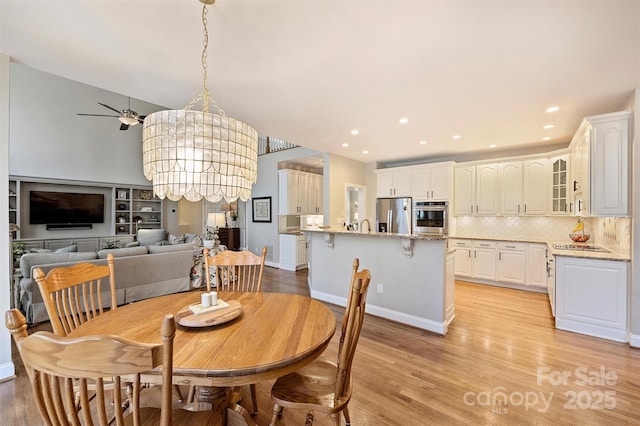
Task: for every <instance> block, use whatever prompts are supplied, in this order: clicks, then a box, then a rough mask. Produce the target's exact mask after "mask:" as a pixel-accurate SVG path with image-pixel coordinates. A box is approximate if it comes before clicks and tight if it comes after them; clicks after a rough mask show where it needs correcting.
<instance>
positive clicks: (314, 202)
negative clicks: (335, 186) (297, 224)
mask: <svg viewBox="0 0 640 426" xmlns="http://www.w3.org/2000/svg"><path fill="white" fill-rule="evenodd" d="M307 178H308V180H307V189H308V190H307V213H310V214H322V211H323V207H322V203H323V202H324V197H323V190H324V189H323V186H324V179H323V176H322V175H315V174H309V175H307Z"/></svg>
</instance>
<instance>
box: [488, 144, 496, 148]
mask: <svg viewBox="0 0 640 426" xmlns="http://www.w3.org/2000/svg"><path fill="white" fill-rule="evenodd" d="M496 146H497V145H496V144H494V143H492V144H491V145H489V148H495V147H496Z"/></svg>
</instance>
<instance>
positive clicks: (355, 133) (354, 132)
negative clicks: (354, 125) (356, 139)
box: [351, 129, 360, 135]
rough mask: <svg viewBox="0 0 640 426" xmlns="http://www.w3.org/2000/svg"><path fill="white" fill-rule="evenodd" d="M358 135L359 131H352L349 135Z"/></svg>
mask: <svg viewBox="0 0 640 426" xmlns="http://www.w3.org/2000/svg"><path fill="white" fill-rule="evenodd" d="M358 133H360V130H358V129H353V130H352V131H351V134H352V135H357V134H358Z"/></svg>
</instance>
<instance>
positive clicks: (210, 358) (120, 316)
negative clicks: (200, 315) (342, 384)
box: [69, 291, 336, 387]
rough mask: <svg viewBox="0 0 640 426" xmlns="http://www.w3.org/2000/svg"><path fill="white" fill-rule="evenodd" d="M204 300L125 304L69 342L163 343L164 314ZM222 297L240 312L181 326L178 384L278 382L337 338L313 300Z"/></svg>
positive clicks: (193, 296)
mask: <svg viewBox="0 0 640 426" xmlns="http://www.w3.org/2000/svg"><path fill="white" fill-rule="evenodd" d="M201 294H202V292H199V291H191V292H186V293H177V294H171V295H167V296H161V297H155V298H152V299H146V300H142V301H139V302H135V303H131V304H129V305H124V306H120V307H118V308H117V309H114V310H112V311H108V312H105V313H104V314H102V315H99V316H98V317H96V318H94V319H92V320H91V321H88V322H86V323H84V324H82V325H81V326H79V327H78V328H76V329H75V330H73V331H72V332H71V333H70V334H69V337H81V336H87V335H96V334H113V335H118V336H120V337H123V338H125V339H130V340H133V341H136V342H145V343H154V344H159V343H161V341H162V340H161V338H160V324H161V322H162V319H163V318H164V316H165V315H167V314H172V315H176V314H177V313H178V312H179V311H180V310H181V309H183V308H184V307H186V306H188V305H192V304H196V303H198V302H199V301H200V296H201ZM218 299H219V300H223V301H231V300H235V301H237V302H239V303H240V305H241V306H242V314H240V315H239V316H238V317H237V318H235V319H232V320H230V321H229V322H226V323H223V324H218V325H213V326H208V327H184V326H180V325H178V327H177V330H176V335H175V340H174V344H173V348H174V355H173V375H174V384H178V385H197V386H214V387H230V386H239V385H246V384H251V383H256V382H258V381H261V380H268V379H273V378H276V377H280V376H283V375H285V374H288V373H290V372H292V371H295V370H297V369H299V368H300V367H302V366H304V365H306V364H308V363H310V362H311V361H313V360H314V359H316V358H317V357H318V356H319V355H320V354H321V353H322V352H323V351H324V350H325V348H326V347H327V345H328V344H329V341H330V340H331V338H332V336H333V334H334V333H335V329H336V317H335V314H334V313H333V312H332V311H331V310H330V309H329V308H328V307H327V306H325V305H324V304H322V303H321V302H318V301H317V300H313V299H311V298H309V297H304V296H299V295H293V294H285V293H263V292H257V293H256V292H218ZM160 379H161V376H160V375H158V380H160Z"/></svg>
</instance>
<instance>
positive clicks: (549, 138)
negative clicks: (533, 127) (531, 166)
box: [542, 136, 551, 141]
mask: <svg viewBox="0 0 640 426" xmlns="http://www.w3.org/2000/svg"><path fill="white" fill-rule="evenodd" d="M542 140H543V141H550V140H551V137H550V136H546V137H544V138H542Z"/></svg>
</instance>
